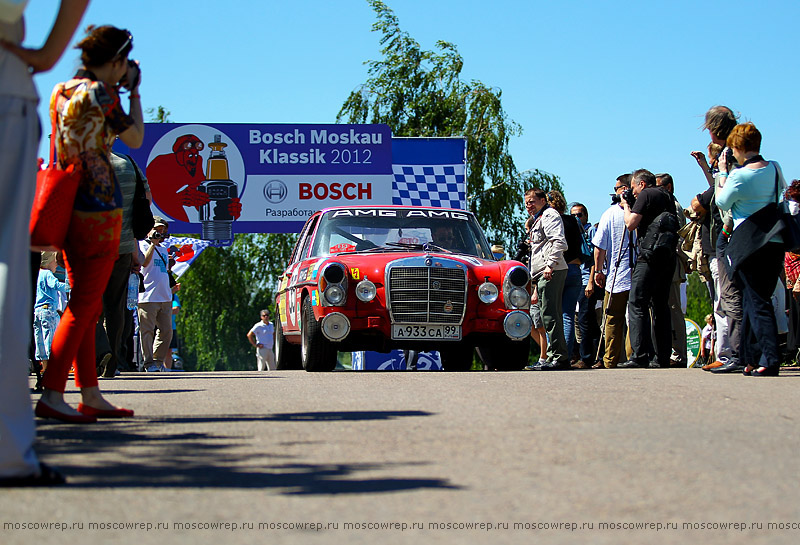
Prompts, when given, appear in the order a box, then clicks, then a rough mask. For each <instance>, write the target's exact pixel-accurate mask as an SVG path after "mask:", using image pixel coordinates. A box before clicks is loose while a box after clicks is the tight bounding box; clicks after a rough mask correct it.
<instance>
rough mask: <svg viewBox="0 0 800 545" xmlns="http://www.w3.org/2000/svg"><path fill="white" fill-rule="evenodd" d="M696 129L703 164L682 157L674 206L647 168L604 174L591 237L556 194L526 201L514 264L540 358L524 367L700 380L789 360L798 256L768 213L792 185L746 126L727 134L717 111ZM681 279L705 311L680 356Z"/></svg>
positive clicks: (667, 189)
mask: <svg viewBox="0 0 800 545" xmlns="http://www.w3.org/2000/svg"><path fill="white" fill-rule="evenodd" d="M703 129H704V130H707V131H708V133H709V135H710V137H711V142H710V143H709V144H708V148H707V150H708V157H706V155H705V154H704V153H703V152H700V151H693V152H691V156H692V157H694V158H695V160H696V161H697V163H698V165H699V166H700V168H701V169H702V175H701V176H698V179H699V180H702V182H701V183H699V184H698V190H699V191H698V194H697V195H696V197H694V198H693V199H692V201H691V204H690V205H689V207H688V208H686V209H684V207H683V206H681V204H680V203H679V202H678V200H677V198H676V197H675V181H674V180H673V178H672V176H671V175H670V174H669V173H659V174H653V173H652V172H650V171H649V170H647V169H638V170H635V171H633V172H631V173H629V174H627V173H626V174H622V175H620V176H618V177H617V179H616V182H615V184H614V186H613V189H614V193H613V194H612V203H611V206H610V207H609V208H608V209H607V210H605V211H604V212H603V213H602V215H601V217H600V219H599V221H598V222H597V223H596V224H595V225H593V226H592V225H591V224H590V223H589V221H588V216H589V211H588V210H587V209H586V207H585V206H584V205H583V204H581V203H574V204H572V205H571V206H570V214H569V215H567V214H565V210H566V203H565V201H564V198H563V196H562V195H561V193H560V192H558V191H550V192H549V193H545V192H544V191H543V190H541V189H538V188H532V189H529V190H528V191H527V192H526V193H525V205H526V209H527V211H528V214H529V218H528V220H527V221H526V223H525V230H526V242H527V243H528V244H529V245H530V254H529V255H527V256H520V258H521V259H522V260H523V261H525V260H527V263H528V264H529V266H530V270H531V279H532V297H531V314H532V316H533V317H534V326H533V331H532V334H531V335H532V339H533V340H534V342H535V343H537V344H538V345H539V347H540V356H539V358H538V361H537V362H535V363H534V364H532V365H529V366H528V367H526V368H525V369H526V370H532V371H546V370H560V369H569V368H576V369H589V368H592V369H601V368H606V369H610V368H615V367H619V368H642V367H646V368H661V367H687V366H689V365H693V364H694V363H695V361H696V360H699V359H700V358H701V357H702V361H703V365H702V368H703V369H704V370H706V371H710V372H712V373H731V372H742V373H743V374H745V375H749V376H777V375H778V374H779V371H780V366H781V362H782V361H783V360H784V359H786V358H785V355H786V354H787V353H789V354H792V353H793V352H795V351H797V350H798V346H799V345H800V334H799V333H798V332H799V331H800V330H799V329H798V328H799V327H800V318H798V316H800V311H798V308H800V306H799V305H798V297H800V278H799V277H800V255H797V254H793V253H791V252H787V251H786V249H787V243H786V242H785V241H784V239H783V234H782V233H783V231H782V230H781V229H782V227H781V226H782V225H783V224H781V223H780V222H779V221H778V215H777V212H776V208H775V204H776V203H778V202H779V201H780V200H782V199H783V198H786V199H788V200H793V201H797V200H798V199H799V198H800V182H798V181H797V180H795V181H794V182H793V183H792V185H791V186H790V187H789V188H788V189H787V187H786V186H787V184H786V182H785V180H784V177H783V173H782V171H781V168H780V165H779V164H778V163H777V162H775V161H767V160H765V159H764V158H763V157H762V156H761V154H760V151H761V150H760V148H761V133H760V132H759V130H758V129H757V128H756V126H755V124H754V123H752V122H746V123H738V121H737V116H736V115H735V114H734V112H733V110H731V109H730V108H728V107H726V106H714V107H713V108H711V109H709V110H708V112H707V113H706V116H705V122H704V125H703ZM703 186H706V187H703ZM771 203H772V204H771ZM770 204H771V207H770V206H768V205H770ZM765 224H766V226H767V227H764V225H765ZM583 247H588V248H591V251H590V252H587V251H582V248H583ZM692 272H697V273H698V274H699V275H700V278H701V279H702V280H703V281H704V282H705V283H706V286H707V289H708V294H709V297H710V300H711V301H713V309H714V313H713V315H708V316H707V317H706V319H705V322H706V324H705V327H704V328H703V331H702V335H701V339H700V340H701V346H700V350H699V351H698V352H699V353H698V354H689V353H688V352H687V334H686V330H687V328H686V321H685V313H686V299H687V297H686V281H687V274H690V273H692ZM787 291H789V294H788V296H786V295H787V294H786V292H787ZM597 293H602V294H603V295H602V297H600V296H598V295H597ZM600 301H602V302H600ZM783 301H788V309H787V308H785V304H784V303H783ZM595 306H596V307H599V308H600V309H601V312H599V313H597V314H596V313H594V312H592V310H593V308H594V307H595ZM787 313H788V322H787V319H786V314H787ZM540 317H541V318H540ZM576 323H577V324H578V325H579V327H578V328H575V327H574V324H576ZM784 323H787V325H786V326H783V325H782V324H784ZM576 329H577V332H578V334H579V338H580V343H579V346H580V348H579V349H576V346H577V345H576V343H575V332H576ZM787 329H788V335H787V336H786V342H785V344H782V333H784V332H785V331H786V330H787ZM698 333H700V332H698ZM545 346H546V347H547V349H546V350H545V348H544V347H545ZM623 347H624V351H623ZM534 359H535V358H534Z"/></svg>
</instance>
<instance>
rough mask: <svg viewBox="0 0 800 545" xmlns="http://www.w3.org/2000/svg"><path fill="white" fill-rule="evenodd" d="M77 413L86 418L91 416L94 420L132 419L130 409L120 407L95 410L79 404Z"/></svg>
mask: <svg viewBox="0 0 800 545" xmlns="http://www.w3.org/2000/svg"><path fill="white" fill-rule="evenodd" d="M78 412H79V413H81V414H85V415H86V416H92V417H95V418H131V417H133V410H131V409H123V408H122V407H117V408H116V409H95V408H94V407H91V406H89V405H84V404H83V403H80V404H79V405H78Z"/></svg>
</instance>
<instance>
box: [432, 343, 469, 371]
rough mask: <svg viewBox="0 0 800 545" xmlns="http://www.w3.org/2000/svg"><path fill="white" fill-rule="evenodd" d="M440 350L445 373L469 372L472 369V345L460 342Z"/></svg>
mask: <svg viewBox="0 0 800 545" xmlns="http://www.w3.org/2000/svg"><path fill="white" fill-rule="evenodd" d="M450 344H452V343H448V347H447V348H442V349H440V350H439V355H440V356H441V357H442V368H443V369H444V370H445V371H469V370H470V369H472V354H473V348H472V345H469V344H466V343H463V342H460V343H457V344H454V345H453V346H449V345H450Z"/></svg>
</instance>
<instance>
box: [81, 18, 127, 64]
mask: <svg viewBox="0 0 800 545" xmlns="http://www.w3.org/2000/svg"><path fill="white" fill-rule="evenodd" d="M75 49H80V50H81V62H82V63H83V65H84V66H87V67H92V66H102V65H104V64H105V63H107V62H110V61H113V60H114V59H116V58H118V57H119V58H123V59H124V58H126V57H127V56H128V54H129V53H130V52H131V49H133V36H132V35H131V33H130V32H128V31H127V30H125V29H121V28H117V27H115V26H111V25H103V26H94V25H89V26H88V27H86V37H85V38H84V39H83V40H81V41H80V42H78V45H76V46H75Z"/></svg>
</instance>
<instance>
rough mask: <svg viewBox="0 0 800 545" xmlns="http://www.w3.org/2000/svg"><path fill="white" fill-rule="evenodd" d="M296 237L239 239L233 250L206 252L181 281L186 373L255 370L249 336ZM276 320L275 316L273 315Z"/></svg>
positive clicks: (270, 300)
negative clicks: (247, 336)
mask: <svg viewBox="0 0 800 545" xmlns="http://www.w3.org/2000/svg"><path fill="white" fill-rule="evenodd" d="M295 239H296V235H284V234H270V235H262V234H253V235H244V234H239V235H236V239H235V241H234V243H233V246H231V247H229V248H207V249H206V250H204V251H203V253H202V254H200V256H199V257H198V258H197V259H196V260H195V262H194V263H193V264H192V266H191V267H189V269H188V270H187V271H186V273H185V274H184V275H183V276H182V277H181V279H180V281H181V291H180V296H181V304H182V312H181V314H180V315H179V319H178V332H179V335H180V336H181V339H182V345H183V348H182V351H183V357H184V361H185V364H186V367H187V369H190V370H198V371H215V370H216V371H221V370H245V369H253V368H254V367H255V355H254V353H253V350H252V347H251V346H250V344H249V343H248V341H247V339H246V335H247V332H248V331H250V328H251V327H253V324H255V323H256V322H257V321H258V319H259V316H258V313H259V311H260V310H261V309H263V308H269V309H271V310H273V307H274V301H275V290H276V288H277V284H278V279H279V276H280V274H282V272H283V269H284V267H285V264H286V262H287V261H288V258H289V253H290V252H291V250H292V247H293V246H294V241H295ZM273 316H274V314H273Z"/></svg>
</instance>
